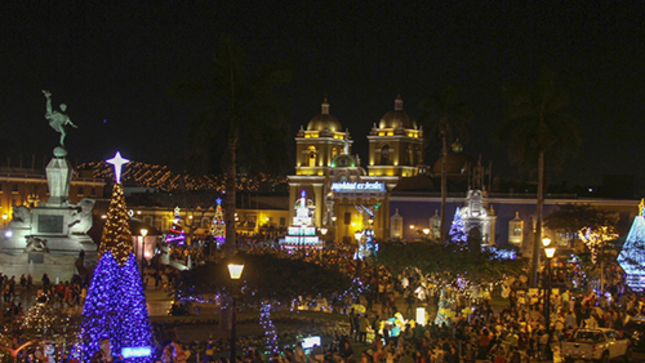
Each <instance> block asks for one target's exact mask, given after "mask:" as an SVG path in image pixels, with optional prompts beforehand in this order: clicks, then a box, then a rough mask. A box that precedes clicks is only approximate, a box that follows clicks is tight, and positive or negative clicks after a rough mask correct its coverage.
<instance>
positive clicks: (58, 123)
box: [43, 90, 78, 147]
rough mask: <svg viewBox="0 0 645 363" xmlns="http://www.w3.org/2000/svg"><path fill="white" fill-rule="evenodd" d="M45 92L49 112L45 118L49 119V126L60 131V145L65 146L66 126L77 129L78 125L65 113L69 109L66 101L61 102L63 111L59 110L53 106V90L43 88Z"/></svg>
mask: <svg viewBox="0 0 645 363" xmlns="http://www.w3.org/2000/svg"><path fill="white" fill-rule="evenodd" d="M43 94H44V95H45V97H46V98H47V113H46V114H45V118H46V119H47V120H48V121H49V126H51V127H52V129H54V131H56V132H58V133H60V146H63V147H64V146H65V135H66V133H65V126H66V125H70V126H72V127H73V128H75V129H77V128H78V126H76V125H74V123H73V122H72V120H70V119H69V116H67V114H65V113H64V112H65V110H67V105H66V104H64V103H61V104H60V110H61V111H62V112H58V111H56V110H54V109H53V108H52V99H51V95H52V94H51V92H49V91H46V90H43Z"/></svg>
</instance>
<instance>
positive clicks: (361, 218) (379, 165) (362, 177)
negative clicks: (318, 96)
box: [289, 97, 423, 243]
mask: <svg viewBox="0 0 645 363" xmlns="http://www.w3.org/2000/svg"><path fill="white" fill-rule="evenodd" d="M329 109H330V105H329V103H328V102H327V100H325V101H324V102H323V103H322V105H321V112H320V114H319V115H317V116H315V117H314V118H312V119H311V121H309V123H308V124H307V128H306V129H304V128H303V127H302V126H301V128H300V130H299V131H298V134H297V135H296V138H295V140H296V167H295V175H291V176H289V186H290V196H289V202H290V204H291V205H295V203H296V202H297V200H298V198H299V196H300V193H301V191H305V192H306V193H307V195H308V196H311V198H312V200H313V202H314V205H315V212H314V224H315V225H316V226H318V227H319V228H320V229H321V230H322V231H325V236H324V238H325V239H326V240H331V241H339V242H342V243H352V242H354V241H353V238H355V236H356V233H357V232H360V231H363V230H373V231H374V234H375V236H376V238H379V239H380V238H387V237H389V235H390V232H389V219H390V211H389V200H388V198H389V192H390V191H391V190H392V189H394V188H395V187H396V186H397V184H398V183H399V180H400V179H401V178H402V177H412V176H415V175H417V173H418V169H419V168H418V165H421V164H422V163H423V131H422V130H421V129H420V128H419V127H418V126H417V124H416V123H415V121H414V120H413V119H412V117H410V115H408V113H406V112H405V111H404V110H403V100H402V99H401V97H398V98H397V99H396V100H395V102H394V110H392V111H389V112H387V113H386V114H385V115H384V116H383V117H382V118H381V120H380V121H379V122H378V124H376V123H375V124H374V126H373V127H372V130H371V131H370V133H369V135H368V136H367V139H368V141H369V156H368V161H367V166H366V168H367V170H366V168H365V167H363V166H362V165H361V159H360V158H359V157H358V156H357V155H356V156H354V155H352V152H351V147H352V143H353V140H352V137H351V135H350V133H349V130H348V129H347V128H343V126H342V125H341V123H340V122H339V121H338V119H337V118H336V117H334V116H333V115H331V114H330V112H329ZM290 210H291V211H292V212H291V213H294V212H293V210H294V209H293V208H290ZM290 217H292V216H290Z"/></svg>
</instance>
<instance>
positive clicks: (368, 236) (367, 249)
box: [354, 229, 379, 260]
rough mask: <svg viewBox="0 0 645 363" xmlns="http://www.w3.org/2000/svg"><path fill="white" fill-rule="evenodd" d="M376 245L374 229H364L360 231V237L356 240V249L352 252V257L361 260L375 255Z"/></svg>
mask: <svg viewBox="0 0 645 363" xmlns="http://www.w3.org/2000/svg"><path fill="white" fill-rule="evenodd" d="M378 247H379V246H378V242H377V241H376V236H374V230H371V229H366V230H364V231H362V232H361V238H360V239H359V240H358V249H357V250H356V253H355V254H354V259H355V260H358V259H360V260H363V259H365V258H368V257H372V256H373V257H377V253H378Z"/></svg>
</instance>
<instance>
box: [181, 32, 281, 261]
mask: <svg viewBox="0 0 645 363" xmlns="http://www.w3.org/2000/svg"><path fill="white" fill-rule="evenodd" d="M291 77H292V72H291V71H290V70H289V69H288V67H285V66H283V65H272V66H266V67H264V68H262V69H261V70H260V71H258V72H256V73H254V74H249V73H247V72H246V69H245V64H244V54H243V50H242V48H241V47H240V46H239V44H237V42H236V41H235V40H234V39H233V37H232V36H231V35H229V34H224V35H222V37H221V38H220V46H219V49H218V51H217V53H216V55H215V62H214V64H213V67H212V69H211V70H210V73H209V74H208V76H206V77H202V78H199V79H191V80H187V81H180V82H178V83H177V84H176V85H174V87H173V93H174V94H176V95H177V96H180V97H183V98H187V99H189V100H190V101H191V102H193V103H196V105H197V106H198V107H197V109H198V110H199V111H198V112H199V117H197V118H196V119H195V121H194V122H193V123H192V124H191V125H190V130H191V135H192V136H193V137H194V140H195V142H194V144H193V145H192V146H193V149H192V152H193V155H194V157H193V158H192V159H193V160H196V161H197V163H195V164H194V165H197V167H196V168H195V169H197V170H198V171H200V172H205V171H212V170H209V169H212V168H213V165H214V164H215V163H216V162H215V161H214V157H216V154H218V153H222V154H223V155H224V160H223V164H224V165H225V168H226V186H225V194H226V195H225V198H224V206H225V209H224V220H225V223H226V243H225V254H226V256H227V257H232V256H233V255H234V254H235V250H236V248H235V244H236V228H235V200H236V191H237V179H236V177H237V169H238V163H239V162H242V163H243V165H244V166H245V167H246V170H247V171H266V172H275V171H276V169H277V168H279V167H281V166H284V165H289V164H288V161H287V160H282V158H285V157H286V154H287V153H285V152H284V150H285V147H286V145H287V144H286V142H287V129H288V127H287V124H286V121H285V120H286V118H285V112H284V110H283V109H282V107H281V106H280V104H279V102H278V100H277V96H276V90H277V88H279V87H280V86H282V85H284V84H286V83H287V82H288V81H290V79H291ZM218 141H220V142H221V141H224V143H225V145H226V147H225V150H222V148H220V149H219V150H218V149H217V148H216V147H214V146H215V145H217V144H218V143H217V142H218ZM220 144H221V143H220ZM276 144H278V145H279V146H276ZM241 145H243V147H242V148H240V146H241ZM214 154H215V155H214ZM238 156H239V160H238ZM204 160H206V165H204V164H203V161H204ZM200 163H202V165H199V164H200ZM205 169H206V170H205Z"/></svg>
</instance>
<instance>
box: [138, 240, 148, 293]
mask: <svg viewBox="0 0 645 363" xmlns="http://www.w3.org/2000/svg"><path fill="white" fill-rule="evenodd" d="M140 232H141V246H140V248H139V251H141V253H140V254H139V258H140V259H141V261H140V262H139V263H140V265H139V266H140V269H141V281H142V282H143V281H144V279H143V254H144V251H145V248H144V244H145V243H146V236H147V235H148V230H147V229H146V228H141V230H140Z"/></svg>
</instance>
